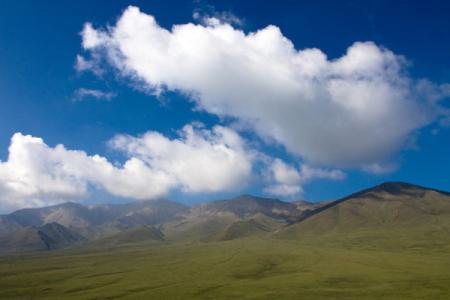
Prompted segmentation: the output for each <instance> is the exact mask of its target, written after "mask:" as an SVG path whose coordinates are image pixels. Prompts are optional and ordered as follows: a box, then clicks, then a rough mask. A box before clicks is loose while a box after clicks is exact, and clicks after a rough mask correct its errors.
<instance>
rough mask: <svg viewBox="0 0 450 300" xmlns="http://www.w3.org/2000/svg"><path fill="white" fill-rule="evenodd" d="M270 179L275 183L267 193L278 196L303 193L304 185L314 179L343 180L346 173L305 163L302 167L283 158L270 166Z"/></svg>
mask: <svg viewBox="0 0 450 300" xmlns="http://www.w3.org/2000/svg"><path fill="white" fill-rule="evenodd" d="M268 177H269V179H270V180H272V181H274V182H275V184H272V185H270V186H269V187H267V188H265V189H264V191H265V192H266V193H269V194H272V195H278V196H294V195H298V194H300V193H303V185H304V184H305V183H307V182H309V181H311V180H314V179H330V180H342V179H345V178H346V174H345V173H344V172H342V171H341V170H337V169H323V168H315V167H312V166H309V165H307V164H303V165H302V166H301V167H300V169H297V168H295V167H294V166H290V165H288V164H286V163H285V162H283V161H282V160H281V159H278V158H276V159H274V160H273V162H272V163H271V165H270V166H269V176H268Z"/></svg>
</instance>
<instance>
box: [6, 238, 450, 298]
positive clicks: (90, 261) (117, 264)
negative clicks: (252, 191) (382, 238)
mask: <svg viewBox="0 0 450 300" xmlns="http://www.w3.org/2000/svg"><path fill="white" fill-rule="evenodd" d="M341 238H344V237H336V236H335V237H334V240H335V242H333V240H330V239H327V238H326V237H322V238H318V239H303V240H302V239H300V240H295V241H293V240H280V239H275V238H263V237H260V238H255V237H253V238H246V239H239V240H231V241H223V242H209V243H200V242H196V243H190V244H162V245H154V244H153V245H146V244H139V245H136V244H135V245H129V246H124V247H121V248H115V249H110V250H95V249H82V250H80V249H79V250H66V251H58V252H51V253H39V254H27V255H21V256H9V257H1V258H0V298H1V299H355V300H356V299H358V300H359V299H450V251H449V248H448V247H447V246H446V245H443V246H442V247H435V246H433V247H430V248H427V247H426V243H422V244H421V247H415V248H404V247H401V245H396V244H395V242H393V241H389V243H391V244H392V245H391V247H384V246H383V244H382V243H381V244H377V243H374V244H373V245H372V246H367V243H365V242H364V241H363V242H362V244H358V242H355V241H358V240H357V239H356V240H355V239H354V240H353V242H351V243H348V244H346V243H342V242H340V241H338V240H340V239H341ZM399 243H401V242H399ZM424 245H425V246H424ZM397 246H398V247H397ZM383 248H385V249H389V250H383Z"/></svg>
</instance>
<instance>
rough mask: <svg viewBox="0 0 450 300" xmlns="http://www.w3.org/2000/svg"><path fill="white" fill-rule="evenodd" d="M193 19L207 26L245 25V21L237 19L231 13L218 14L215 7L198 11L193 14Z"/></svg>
mask: <svg viewBox="0 0 450 300" xmlns="http://www.w3.org/2000/svg"><path fill="white" fill-rule="evenodd" d="M192 18H193V19H194V20H196V21H198V22H200V23H201V24H203V25H206V26H217V25H220V24H230V25H235V26H238V27H242V26H243V25H244V20H243V19H241V18H239V17H237V16H236V15H235V14H233V13H232V12H229V11H223V12H217V11H215V9H214V7H208V9H207V10H205V9H196V10H195V11H194V13H193V14H192Z"/></svg>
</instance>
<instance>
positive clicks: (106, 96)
mask: <svg viewBox="0 0 450 300" xmlns="http://www.w3.org/2000/svg"><path fill="white" fill-rule="evenodd" d="M116 96H117V94H116V93H113V92H105V91H101V90H96V89H86V88H79V89H77V90H75V92H74V98H73V100H74V101H82V100H84V99H85V98H87V97H93V98H96V99H98V100H106V101H110V100H111V99H112V98H114V97H116Z"/></svg>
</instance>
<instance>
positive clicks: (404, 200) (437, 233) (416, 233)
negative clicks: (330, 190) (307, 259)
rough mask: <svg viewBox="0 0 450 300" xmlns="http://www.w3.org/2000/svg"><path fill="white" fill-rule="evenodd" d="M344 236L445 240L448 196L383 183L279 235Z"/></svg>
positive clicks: (448, 229)
mask: <svg viewBox="0 0 450 300" xmlns="http://www.w3.org/2000/svg"><path fill="white" fill-rule="evenodd" d="M343 235H345V236H346V237H347V239H348V240H352V239H360V240H361V242H363V240H366V241H367V242H368V243H376V242H377V240H378V239H380V238H383V239H387V240H389V239H392V240H395V239H397V240H398V241H399V242H400V241H401V240H404V241H407V240H409V245H412V244H414V242H415V241H416V242H419V241H420V240H433V243H437V244H438V243H440V242H444V241H443V239H445V240H447V239H450V196H449V195H448V194H447V193H444V192H439V191H435V190H431V189H426V188H422V187H418V186H414V185H409V184H404V183H386V184H382V185H379V186H376V187H374V188H371V189H368V190H364V191H362V192H359V193H356V194H353V195H351V196H349V197H347V198H344V199H342V200H338V201H336V202H334V203H331V204H329V205H327V206H324V207H323V208H321V209H319V210H317V211H315V212H314V213H312V214H311V215H310V216H309V217H306V218H304V219H303V220H301V221H300V222H297V223H295V224H293V225H290V226H287V227H286V228H284V229H283V230H282V231H281V232H280V233H279V234H278V236H279V237H282V238H291V239H310V238H318V237H321V236H322V237H323V236H328V238H330V239H332V237H333V236H336V237H339V238H342V236H343ZM399 239H400V240H399ZM446 242H447V241H445V242H444V243H446Z"/></svg>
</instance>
